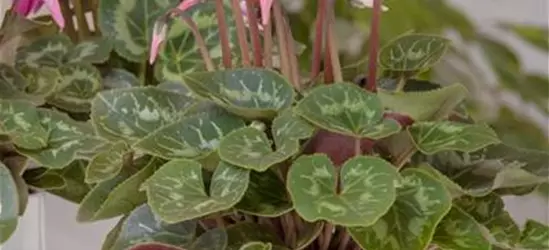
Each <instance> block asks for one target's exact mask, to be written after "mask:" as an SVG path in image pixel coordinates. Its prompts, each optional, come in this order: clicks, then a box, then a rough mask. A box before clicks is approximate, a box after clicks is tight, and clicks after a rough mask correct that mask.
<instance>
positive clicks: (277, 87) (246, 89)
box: [184, 69, 294, 119]
mask: <svg viewBox="0 0 549 250" xmlns="http://www.w3.org/2000/svg"><path fill="white" fill-rule="evenodd" d="M184 78H185V82H184V83H185V85H186V86H187V87H188V88H189V89H190V90H191V91H192V92H193V93H194V94H196V95H197V96H199V97H202V98H206V99H209V100H211V101H213V102H215V103H216V104H218V105H220V106H222V107H224V108H226V109H227V110H228V111H230V112H232V113H235V114H237V115H239V116H242V117H245V118H248V119H272V118H274V117H275V116H276V114H277V112H279V111H281V110H283V109H286V108H288V107H290V106H291V105H292V103H293V101H294V91H293V87H292V85H290V83H289V82H288V81H287V80H286V79H284V77H283V76H282V75H280V74H278V73H276V72H275V71H271V70H266V69H234V70H223V71H215V72H197V73H190V74H187V75H185V76H184Z"/></svg>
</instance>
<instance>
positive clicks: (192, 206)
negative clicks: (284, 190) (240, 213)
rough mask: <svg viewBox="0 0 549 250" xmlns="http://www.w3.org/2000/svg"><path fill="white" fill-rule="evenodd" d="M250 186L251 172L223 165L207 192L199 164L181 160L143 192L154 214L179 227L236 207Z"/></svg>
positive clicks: (150, 181)
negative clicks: (181, 223) (186, 221)
mask: <svg viewBox="0 0 549 250" xmlns="http://www.w3.org/2000/svg"><path fill="white" fill-rule="evenodd" d="M248 183H249V171H248V170H244V169H241V168H237V167H235V166H232V165H230V164H228V163H225V162H220V163H219V166H218V167H217V168H216V169H215V172H214V174H213V176H212V180H211V184H210V191H209V192H207V191H206V190H205V187H204V180H203V178H202V166H201V165H200V163H198V162H196V161H192V160H184V159H180V160H172V161H170V162H168V163H166V164H165V165H164V166H162V167H161V168H160V169H159V170H158V171H156V172H155V173H154V175H153V176H152V177H151V178H150V179H148V180H147V182H146V183H144V184H143V187H142V188H143V189H145V190H146V192H147V198H148V203H149V205H150V206H151V208H152V210H153V211H154V213H155V214H157V215H158V216H159V217H160V218H161V219H162V220H163V221H166V222H168V223H176V222H180V221H185V220H190V219H194V218H200V217H202V216H205V215H208V214H211V213H215V212H220V211H223V210H226V209H229V208H231V207H233V206H234V205H235V204H236V203H238V202H239V201H240V199H242V196H243V195H244V193H245V192H246V189H247V188H248Z"/></svg>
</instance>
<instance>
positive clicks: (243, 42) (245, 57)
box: [231, 0, 251, 67]
mask: <svg viewBox="0 0 549 250" xmlns="http://www.w3.org/2000/svg"><path fill="white" fill-rule="evenodd" d="M239 1H240V0H231V3H232V7H233V17H234V19H235V22H236V33H237V36H238V45H240V46H239V47H240V54H241V55H242V64H243V65H244V67H250V65H251V63H250V47H249V46H248V36H247V35H246V26H245V25H244V17H243V14H242V10H241V9H240V3H239ZM248 12H250V11H249V10H248Z"/></svg>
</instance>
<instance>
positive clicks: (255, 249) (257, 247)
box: [240, 241, 273, 250]
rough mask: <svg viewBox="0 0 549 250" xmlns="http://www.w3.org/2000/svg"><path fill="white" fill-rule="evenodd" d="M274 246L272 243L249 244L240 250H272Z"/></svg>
mask: <svg viewBox="0 0 549 250" xmlns="http://www.w3.org/2000/svg"><path fill="white" fill-rule="evenodd" d="M272 248H273V245H272V244H271V243H263V242H258V241H254V242H248V243H246V244H244V245H242V246H241V247H240V250H271V249H272Z"/></svg>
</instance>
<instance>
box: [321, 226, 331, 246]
mask: <svg viewBox="0 0 549 250" xmlns="http://www.w3.org/2000/svg"><path fill="white" fill-rule="evenodd" d="M333 231H334V225H332V224H331V223H326V224H325V225H324V232H323V234H322V235H321V237H323V239H322V244H321V247H320V250H328V248H330V242H331V240H332V237H333Z"/></svg>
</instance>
